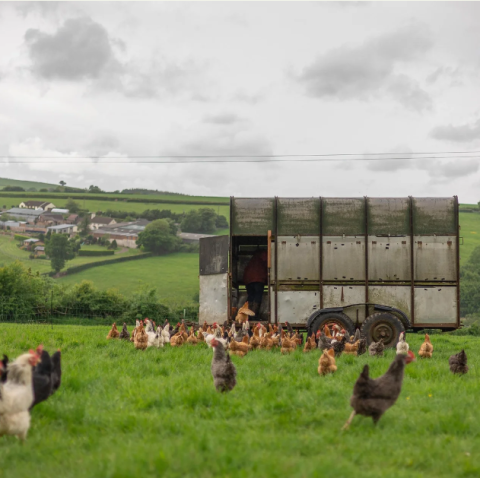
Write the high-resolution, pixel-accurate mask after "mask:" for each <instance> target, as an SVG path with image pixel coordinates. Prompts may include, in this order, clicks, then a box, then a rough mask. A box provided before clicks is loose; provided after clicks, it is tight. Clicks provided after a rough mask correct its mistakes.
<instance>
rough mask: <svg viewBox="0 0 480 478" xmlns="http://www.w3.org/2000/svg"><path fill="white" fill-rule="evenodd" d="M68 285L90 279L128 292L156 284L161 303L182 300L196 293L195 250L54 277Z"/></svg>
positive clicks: (179, 302)
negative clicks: (58, 277)
mask: <svg viewBox="0 0 480 478" xmlns="http://www.w3.org/2000/svg"><path fill="white" fill-rule="evenodd" d="M57 280H58V281H60V283H63V284H67V285H71V284H76V283H77V282H80V281H82V280H91V281H92V282H93V283H94V284H95V285H96V286H97V287H98V288H99V289H110V288H116V289H118V290H119V291H120V292H121V293H123V294H125V295H130V294H131V293H132V292H133V291H134V290H135V289H136V288H137V287H139V286H141V285H143V284H149V285H151V286H153V287H156V288H157V290H158V294H159V297H160V299H161V301H162V303H165V304H167V305H168V304H171V305H175V304H182V305H183V304H185V303H190V302H192V298H193V296H194V294H195V293H198V288H199V284H198V254H194V253H179V254H170V255H168V256H159V257H150V258H147V259H142V260H138V261H131V262H125V263H119V264H111V265H106V266H101V267H95V268H93V269H88V270H86V271H82V272H79V273H77V274H72V275H68V276H65V277H61V278H60V279H57Z"/></svg>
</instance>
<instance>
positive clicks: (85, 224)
mask: <svg viewBox="0 0 480 478" xmlns="http://www.w3.org/2000/svg"><path fill="white" fill-rule="evenodd" d="M90 224H91V220H90V216H89V215H88V214H87V215H86V216H85V217H84V218H83V219H82V221H81V222H80V225H79V228H78V229H79V234H80V235H81V236H82V237H84V236H88V235H89V234H90Z"/></svg>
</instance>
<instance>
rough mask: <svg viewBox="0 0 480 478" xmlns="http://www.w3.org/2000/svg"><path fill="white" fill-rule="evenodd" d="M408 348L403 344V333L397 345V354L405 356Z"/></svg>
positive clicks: (405, 343)
mask: <svg viewBox="0 0 480 478" xmlns="http://www.w3.org/2000/svg"><path fill="white" fill-rule="evenodd" d="M409 349H410V346H409V345H408V344H407V342H405V332H402V333H401V334H400V337H399V339H398V344H397V354H402V355H407V354H408V350H409Z"/></svg>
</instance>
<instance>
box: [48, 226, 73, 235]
mask: <svg viewBox="0 0 480 478" xmlns="http://www.w3.org/2000/svg"><path fill="white" fill-rule="evenodd" d="M47 231H51V232H52V234H69V235H72V234H75V233H76V232H77V226H75V224H61V225H58V226H50V227H47Z"/></svg>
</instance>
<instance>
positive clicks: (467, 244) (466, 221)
mask: <svg viewBox="0 0 480 478" xmlns="http://www.w3.org/2000/svg"><path fill="white" fill-rule="evenodd" d="M460 236H461V237H463V246H460V261H461V263H462V264H465V262H466V261H467V260H468V258H469V257H470V254H471V253H472V251H473V249H475V247H477V246H480V214H475V213H466V212H463V213H462V212H461V213H460ZM460 243H461V241H460Z"/></svg>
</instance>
